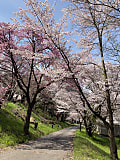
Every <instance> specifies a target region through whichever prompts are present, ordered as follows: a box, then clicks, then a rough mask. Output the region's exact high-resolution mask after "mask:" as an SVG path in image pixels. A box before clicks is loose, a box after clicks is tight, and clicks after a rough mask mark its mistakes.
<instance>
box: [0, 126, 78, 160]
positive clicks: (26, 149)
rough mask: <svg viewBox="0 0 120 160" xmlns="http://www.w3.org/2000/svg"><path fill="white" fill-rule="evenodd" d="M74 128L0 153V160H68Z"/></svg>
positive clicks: (71, 148)
mask: <svg viewBox="0 0 120 160" xmlns="http://www.w3.org/2000/svg"><path fill="white" fill-rule="evenodd" d="M76 129H77V127H76V126H73V127H69V128H65V129H63V130H60V131H57V132H54V133H51V134H49V135H46V136H43V137H41V138H39V139H36V140H33V141H30V142H28V143H25V144H22V145H18V146H16V147H15V148H14V149H10V150H7V151H4V152H1V153H0V160H63V159H64V160H69V159H70V158H69V156H70V153H71V151H72V150H73V137H74V133H75V130H76Z"/></svg>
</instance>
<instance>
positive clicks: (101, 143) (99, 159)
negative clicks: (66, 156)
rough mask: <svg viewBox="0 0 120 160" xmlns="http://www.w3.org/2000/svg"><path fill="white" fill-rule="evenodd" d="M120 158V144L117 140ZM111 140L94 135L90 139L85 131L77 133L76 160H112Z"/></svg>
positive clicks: (74, 153)
mask: <svg viewBox="0 0 120 160" xmlns="http://www.w3.org/2000/svg"><path fill="white" fill-rule="evenodd" d="M116 143H117V147H118V156H119V157H120V142H119V139H118V138H116ZM109 154H110V151H109V138H108V137H103V136H100V135H98V134H94V138H93V139H92V138H89V137H88V136H87V135H86V134H85V131H81V132H80V131H78V130H77V131H76V134H75V138H74V151H73V157H74V160H111V159H110V157H109Z"/></svg>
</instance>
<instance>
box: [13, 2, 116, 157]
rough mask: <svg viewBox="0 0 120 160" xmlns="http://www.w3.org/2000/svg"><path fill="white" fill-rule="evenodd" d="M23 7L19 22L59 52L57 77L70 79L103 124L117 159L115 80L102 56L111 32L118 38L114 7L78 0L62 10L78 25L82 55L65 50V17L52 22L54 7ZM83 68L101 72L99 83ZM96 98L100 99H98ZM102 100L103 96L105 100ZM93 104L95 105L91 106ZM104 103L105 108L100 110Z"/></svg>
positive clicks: (44, 4)
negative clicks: (103, 112) (112, 80)
mask: <svg viewBox="0 0 120 160" xmlns="http://www.w3.org/2000/svg"><path fill="white" fill-rule="evenodd" d="M95 2H97V1H95ZM99 2H101V1H99ZM26 6H27V7H28V9H26V10H23V9H20V11H19V12H18V13H17V15H18V17H19V18H20V19H22V22H23V23H24V22H25V24H26V26H30V27H32V28H33V30H42V31H43V32H42V33H43V34H44V35H45V36H46V37H47V38H48V40H49V41H50V42H51V43H52V44H53V45H54V46H55V47H56V49H57V50H58V51H59V53H60V54H61V57H62V59H61V61H57V63H56V64H57V66H58V68H60V69H59V72H60V70H62V72H63V71H64V74H62V72H60V74H59V75H61V79H62V78H64V79H65V77H67V78H68V77H69V79H72V80H73V81H74V84H75V86H76V87H77V89H78V91H79V93H80V96H81V97H82V98H83V100H84V101H85V104H86V106H87V107H88V108H89V110H90V111H91V112H92V113H93V114H94V115H95V116H96V117H98V118H99V119H100V120H101V121H102V122H103V123H104V124H105V126H106V128H107V129H108V133H109V137H110V152H111V157H112V158H113V159H118V156H117V147H116V144H115V138H114V123H113V108H112V99H111V97H112V94H113V92H112V93H111V90H110V89H111V84H110V82H111V81H110V79H115V78H111V77H110V76H109V75H110V74H109V71H110V70H109V69H108V68H109V67H108V66H107V62H106V61H105V58H106V57H104V56H105V55H104V53H106V52H105V50H104V48H107V47H106V45H107V42H109V38H110V37H111V35H113V34H112V33H114V35H116V37H117V35H118V32H117V31H118V30H119V29H118V25H117V23H114V22H115V21H114V20H113V21H112V19H110V17H111V15H112V16H115V17H116V16H117V15H116V12H117V11H114V10H115V9H114V8H113V7H108V6H106V5H97V3H96V5H94V4H92V3H86V2H84V1H81V2H80V3H79V1H76V3H74V2H73V1H72V8H69V9H66V10H65V13H66V14H65V16H66V15H67V16H68V14H70V16H72V19H73V21H74V22H75V24H76V26H77V29H76V31H75V32H74V34H75V33H76V34H77V36H78V37H80V41H78V40H76V39H75V40H74V42H75V43H76V44H77V45H78V46H79V47H80V51H81V52H80V53H76V54H74V55H71V54H70V51H71V47H69V48H68V49H67V48H66V46H65V45H66V43H67V42H68V41H67V40H66V38H65V36H66V35H67V36H68V32H64V27H65V26H66V17H65V16H64V18H63V19H62V20H61V21H60V22H61V23H60V24H58V23H56V22H55V20H54V19H53V12H52V10H53V8H52V9H51V8H50V5H49V3H48V1H45V2H43V3H41V2H39V1H37V0H28V1H27V2H26ZM30 15H31V16H30ZM109 15H110V16H109ZM116 20H117V18H116ZM14 22H16V23H17V20H16V19H14ZM116 22H117V21H116ZM116 33H117V34H116ZM106 55H107V53H106ZM93 56H94V57H97V56H98V57H99V58H101V63H100V64H99V65H98V63H99V60H97V61H95V58H93ZM85 66H87V67H86V68H87V69H88V72H89V71H90V67H91V68H92V69H91V71H90V74H91V75H93V74H94V77H95V73H96V69H95V68H96V67H97V69H100V70H99V72H98V73H100V75H101V76H100V77H99V75H98V77H99V78H100V79H101V78H102V79H101V80H100V79H98V80H99V84H97V82H96V80H97V77H95V83H94V79H93V78H92V76H91V79H90V74H87V73H86V74H85V73H84V68H85ZM112 66H113V64H112ZM49 71H50V70H49ZM93 71H94V72H93ZM49 73H50V72H49ZM51 73H52V76H53V77H55V76H56V71H55V72H54V73H53V72H51ZM57 73H58V72H57ZM85 76H86V77H85ZM83 80H86V82H88V81H90V84H91V85H87V87H88V93H89V94H90V95H91V93H92V96H90V97H89V98H90V99H89V98H88V97H86V95H85V93H84V92H85V91H86V88H85V87H86V84H85V82H84V81H83ZM83 82H84V83H83ZM96 85H97V86H99V90H100V89H101V88H102V89H103V90H102V91H101V92H100V93H99V90H97V91H96V90H93V88H96ZM116 85H117V86H118V88H119V76H118V77H117V79H116V82H115V85H113V88H114V89H115V88H116V87H115V86H116ZM89 87H90V88H89ZM117 94H119V90H118V93H116V94H115V96H114V101H116V100H117ZM99 95H100V97H101V99H99V98H98V96H99ZM102 95H104V96H102ZM96 97H97V98H98V100H97V99H96ZM103 97H105V99H104V98H103ZM115 97H116V98H115ZM95 102H96V104H97V106H96V104H94V103H95ZM104 104H105V106H104V107H103V105H104ZM101 107H102V111H103V110H104V109H103V108H106V109H105V110H106V112H107V117H108V121H107V117H106V116H104V115H102V112H101V111H100V110H101Z"/></svg>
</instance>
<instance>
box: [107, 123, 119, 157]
mask: <svg viewBox="0 0 120 160" xmlns="http://www.w3.org/2000/svg"><path fill="white" fill-rule="evenodd" d="M108 135H109V139H110V157H111V158H112V159H113V160H118V155H117V146H116V143H115V136H114V127H113V126H111V127H110V128H109V129H108Z"/></svg>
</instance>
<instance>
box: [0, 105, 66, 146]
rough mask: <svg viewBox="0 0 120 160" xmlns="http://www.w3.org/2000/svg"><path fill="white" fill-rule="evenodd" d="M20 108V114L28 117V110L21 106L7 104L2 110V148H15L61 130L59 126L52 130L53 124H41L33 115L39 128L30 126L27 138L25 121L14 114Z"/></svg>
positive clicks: (0, 143) (0, 120) (0, 124)
mask: <svg viewBox="0 0 120 160" xmlns="http://www.w3.org/2000/svg"><path fill="white" fill-rule="evenodd" d="M18 108H19V113H20V114H24V115H26V111H27V109H26V108H25V107H24V106H23V105H20V104H13V103H7V104H4V106H2V108H1V109H0V148H5V147H8V146H15V145H17V144H20V143H24V142H27V141H29V140H31V139H36V138H38V137H41V136H43V135H46V134H49V133H51V132H54V131H57V130H60V129H61V128H60V127H58V125H57V124H56V125H54V127H53V128H52V127H51V124H44V123H40V121H41V119H40V117H39V116H37V115H36V114H35V113H32V117H34V118H35V120H36V121H37V122H38V127H37V130H35V129H34V124H30V129H29V131H30V134H29V136H25V135H24V132H23V127H24V121H22V120H21V118H19V117H17V116H16V115H15V114H14V113H13V110H17V109H18ZM64 127H67V126H64Z"/></svg>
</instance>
